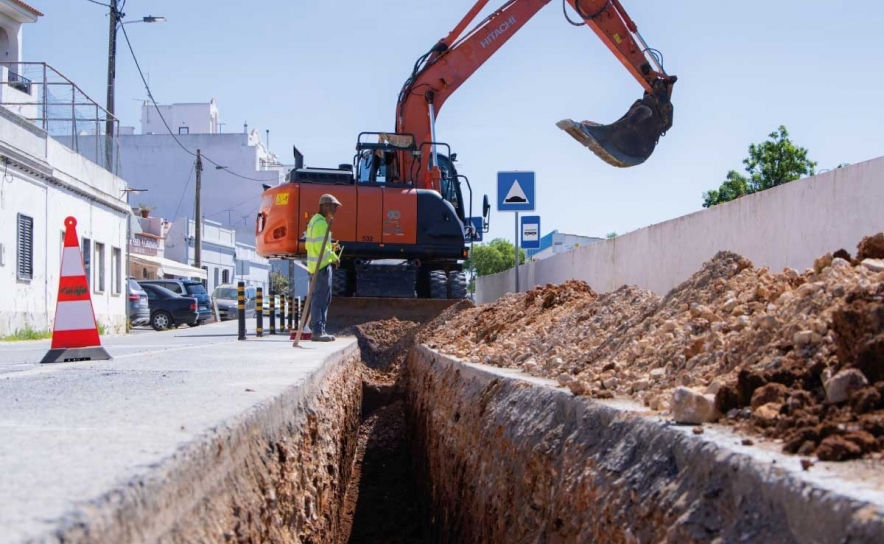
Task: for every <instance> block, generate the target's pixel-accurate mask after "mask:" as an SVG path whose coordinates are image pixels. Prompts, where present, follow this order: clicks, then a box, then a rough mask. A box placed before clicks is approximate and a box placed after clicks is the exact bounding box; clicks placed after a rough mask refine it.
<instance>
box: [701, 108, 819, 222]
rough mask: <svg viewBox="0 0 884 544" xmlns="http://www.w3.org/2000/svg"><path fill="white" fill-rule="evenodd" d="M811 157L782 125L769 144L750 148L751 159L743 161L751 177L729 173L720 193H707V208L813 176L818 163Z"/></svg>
mask: <svg viewBox="0 0 884 544" xmlns="http://www.w3.org/2000/svg"><path fill="white" fill-rule="evenodd" d="M807 154H808V151H807V149H805V148H803V147H798V146H796V145H795V144H794V143H793V142H792V140H790V139H789V131H788V130H786V127H784V126H782V125H781V126H780V127H779V128H778V129H777V130H776V131H774V132H771V133H770V134H768V140H767V141H765V142H762V143H760V144H751V145H749V156H748V157H746V158H745V159H743V165H744V166H745V167H746V173H747V174H748V176H744V175H742V174H740V173H739V172H737V171H736V170H731V171H730V172H728V174H727V177H726V180H725V181H724V183H722V184H721V186H720V187H719V188H718V190H712V191H709V192H706V193H703V207H704V208H709V207H710V206H715V205H716V204H721V203H722V202H729V201H731V200H735V199H737V198H740V197H741V196H744V195H748V194H752V193H757V192H759V191H764V190H765V189H770V188H772V187H777V186H778V185H783V184H785V183H789V182H790V181H795V180H796V179H800V178H801V177H802V176H807V175H810V176H812V175H813V174H814V169H815V168H816V165H817V163H816V162H814V161H812V160H810V159H809V158H808V157H807Z"/></svg>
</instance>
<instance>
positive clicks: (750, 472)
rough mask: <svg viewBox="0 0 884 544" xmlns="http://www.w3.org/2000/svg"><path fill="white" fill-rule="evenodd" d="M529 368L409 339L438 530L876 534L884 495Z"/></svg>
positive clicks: (471, 537) (556, 535)
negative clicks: (516, 372)
mask: <svg viewBox="0 0 884 544" xmlns="http://www.w3.org/2000/svg"><path fill="white" fill-rule="evenodd" d="M531 380H532V379H531V378H516V377H514V376H512V371H504V370H500V369H487V368H485V367H478V366H476V365H467V364H463V363H460V362H456V361H453V360H451V359H449V358H447V357H445V356H442V355H440V354H438V353H436V352H434V351H432V350H430V349H428V348H426V347H424V346H417V347H416V348H415V349H414V350H413V351H412V353H411V355H410V358H409V361H408V383H407V410H408V411H407V418H408V425H409V430H410V431H411V433H412V448H413V456H412V457H413V459H415V462H416V464H417V472H418V474H417V479H418V482H419V483H420V484H422V485H424V489H423V492H424V493H425V494H426V496H428V497H429V499H428V501H429V502H428V503H427V504H425V505H424V508H425V510H427V512H426V513H427V514H428V517H427V519H429V520H431V521H430V523H431V525H432V531H433V533H434V535H435V537H434V542H436V543H452V544H453V543H463V544H468V543H486V544H495V543H515V542H531V543H564V542H611V543H629V544H632V543H662V542H668V543H679V544H684V543H700V542H704V543H708V542H716V543H721V542H777V543H780V544H789V543H796V544H797V543H800V544H810V543H814V544H829V543H831V544H835V543H844V542H850V543H852V544H859V543H870V544H871V543H872V542H881V540H880V538H881V535H882V534H884V510H882V508H881V507H880V504H884V500H880V501H879V502H878V503H877V504H878V506H875V505H872V504H869V503H866V502H863V501H862V500H857V499H851V498H846V497H844V496H841V495H839V494H838V493H833V492H831V491H827V490H825V489H820V488H817V487H815V486H814V485H813V484H811V483H808V482H807V481H804V480H802V479H801V478H798V477H794V476H793V475H791V474H790V473H789V471H787V470H785V467H783V468H778V465H777V464H776V461H774V462H773V464H772V463H771V462H770V460H769V459H768V461H767V462H765V463H760V462H758V461H757V460H755V459H753V458H751V457H750V456H748V455H745V454H740V453H735V452H733V451H731V450H729V449H728V448H727V447H725V446H722V445H717V444H715V443H713V442H711V441H709V440H706V439H701V438H698V437H695V436H692V435H691V434H690V431H689V430H688V429H684V428H673V427H670V426H669V425H667V424H666V423H664V422H662V421H660V420H656V421H655V420H654V419H651V418H647V417H643V416H638V415H636V414H635V413H629V412H627V411H624V410H620V409H618V408H615V407H611V406H606V405H601V404H598V403H595V402H591V401H588V400H586V399H582V398H578V397H574V396H572V395H571V394H570V393H567V392H565V391H563V390H561V389H557V388H554V387H550V386H547V385H537V384H535V383H531ZM534 381H535V382H536V381H537V380H534ZM686 431H687V432H686ZM707 436H708V435H707ZM793 461H794V462H795V463H796V464H797V460H794V458H793ZM797 470H799V471H800V470H801V469H800V468H799V469H797ZM878 498H879V499H880V498H881V497H880V493H878Z"/></svg>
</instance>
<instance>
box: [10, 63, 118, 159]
mask: <svg viewBox="0 0 884 544" xmlns="http://www.w3.org/2000/svg"><path fill="white" fill-rule="evenodd" d="M0 66H4V67H6V68H7V69H8V70H9V72H8V73H9V76H8V77H7V78H6V79H7V81H0V87H2V88H0V91H2V92H0V107H3V108H5V109H7V110H9V111H11V112H12V113H14V114H16V115H18V116H19V117H22V118H24V119H26V120H28V121H29V122H31V123H33V124H34V125H36V126H38V127H40V128H42V129H43V130H45V131H46V132H47V133H48V134H49V136H50V137H51V138H53V139H54V140H56V141H58V142H60V143H61V144H63V145H65V146H67V147H69V148H70V149H72V150H73V151H75V152H77V153H79V154H80V155H83V156H84V157H86V158H87V159H89V160H91V161H94V162H95V163H96V164H99V165H101V166H103V167H104V168H105V169H107V170H109V171H110V172H112V173H114V174H117V175H119V173H120V152H119V130H120V123H119V120H118V119H117V118H116V117H115V116H114V115H113V114H111V113H109V112H108V111H107V110H106V109H104V108H103V107H102V106H100V105H99V104H98V103H97V102H96V101H94V100H92V98H90V97H89V95H87V94H86V93H85V92H83V90H82V89H80V87H78V86H77V84H76V83H74V82H73V81H71V80H70V79H68V78H67V77H65V76H64V75H63V74H62V73H61V72H59V71H58V70H56V69H55V68H53V67H52V66H50V65H48V64H46V63H45V62H0ZM9 89H15V90H16V91H17V92H15V93H13V92H9ZM108 121H111V123H112V126H113V130H112V131H111V132H112V133H111V134H109V135H108V134H107V129H106V126H107V122H108Z"/></svg>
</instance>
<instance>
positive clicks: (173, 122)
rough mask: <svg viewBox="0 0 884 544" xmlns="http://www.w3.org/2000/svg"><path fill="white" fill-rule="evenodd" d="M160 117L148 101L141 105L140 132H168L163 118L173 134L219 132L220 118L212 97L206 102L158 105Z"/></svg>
mask: <svg viewBox="0 0 884 544" xmlns="http://www.w3.org/2000/svg"><path fill="white" fill-rule="evenodd" d="M158 109H159V110H160V113H162V114H163V116H162V117H160V115H159V114H158V113H157V109H155V108H154V107H153V105H151V103H150V102H145V103H144V104H143V105H142V107H141V134H168V133H169V131H168V130H166V125H165V124H163V119H165V120H166V123H168V124H169V128H171V129H172V130H173V131H174V132H175V134H180V135H182V136H184V135H187V134H219V133H220V132H221V120H220V118H219V117H218V107H217V106H216V105H215V99H214V98H213V99H212V100H211V101H210V102H209V103H208V104H203V103H195V104H171V105H168V106H159V108H158Z"/></svg>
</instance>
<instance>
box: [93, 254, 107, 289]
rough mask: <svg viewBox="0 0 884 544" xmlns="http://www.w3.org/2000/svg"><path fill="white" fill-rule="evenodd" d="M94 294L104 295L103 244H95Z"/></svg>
mask: <svg viewBox="0 0 884 544" xmlns="http://www.w3.org/2000/svg"><path fill="white" fill-rule="evenodd" d="M95 266H96V267H97V268H96V269H95V292H96V293H104V268H105V267H104V244H102V243H100V242H95Z"/></svg>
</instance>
